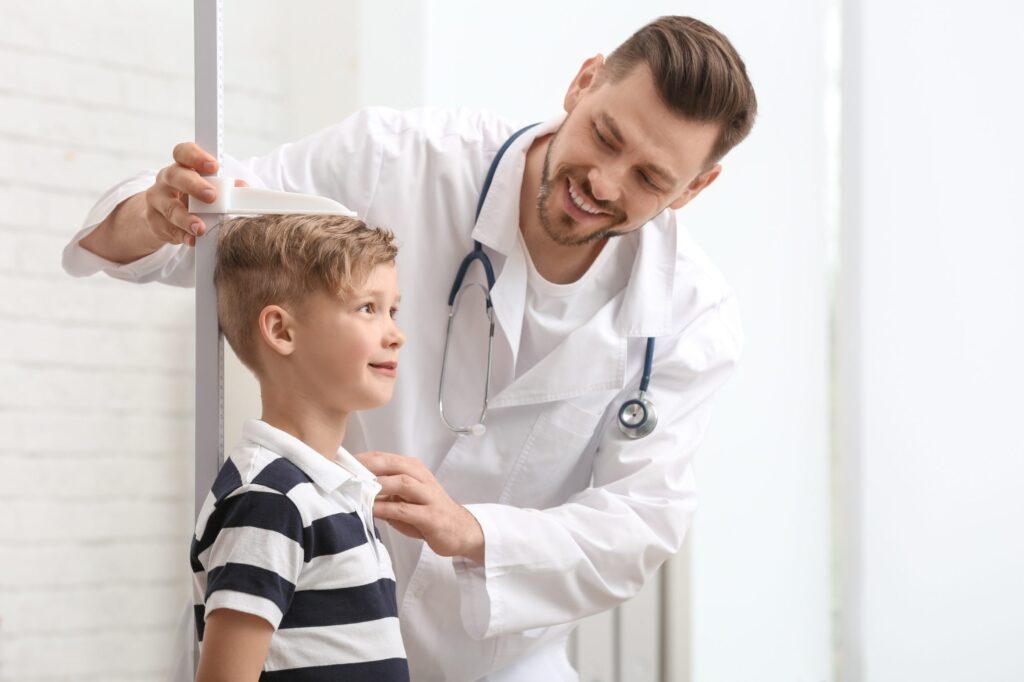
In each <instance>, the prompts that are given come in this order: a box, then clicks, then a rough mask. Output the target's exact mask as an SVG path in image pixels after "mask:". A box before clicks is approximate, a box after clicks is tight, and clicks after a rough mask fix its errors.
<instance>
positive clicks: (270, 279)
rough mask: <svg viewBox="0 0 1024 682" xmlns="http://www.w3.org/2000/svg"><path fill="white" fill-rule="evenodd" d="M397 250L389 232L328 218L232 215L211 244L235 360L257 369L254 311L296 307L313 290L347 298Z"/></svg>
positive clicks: (220, 308) (223, 321) (223, 320)
mask: <svg viewBox="0 0 1024 682" xmlns="http://www.w3.org/2000/svg"><path fill="white" fill-rule="evenodd" d="M397 254H398V247H397V246H396V245H395V236H394V234H393V233H392V232H391V231H390V230H385V229H383V228H379V227H368V226H367V225H366V223H364V222H363V221H361V220H358V219H356V218H349V217H346V216H332V215H308V214H303V215H260V216H252V217H244V218H234V219H232V220H228V221H225V222H224V223H222V224H221V227H220V237H219V238H218V241H217V267H216V270H215V271H214V276H213V280H214V282H215V283H216V285H217V308H218V317H219V319H220V326H221V329H222V330H223V331H224V336H225V337H226V338H227V340H228V343H229V344H231V347H232V348H233V349H234V351H235V354H236V355H237V356H238V359H239V360H241V361H242V363H244V364H245V366H246V367H248V368H249V369H250V370H252V371H253V372H257V373H258V371H259V368H258V364H259V363H258V357H259V356H258V354H257V348H258V344H259V331H258V320H259V315H260V311H262V310H263V309H264V308H265V307H267V306H268V305H272V304H276V305H280V306H282V307H287V306H288V305H294V306H298V305H301V303H302V300H303V299H304V298H305V297H306V296H307V295H308V294H310V293H312V292H314V291H325V292H327V293H331V294H336V295H339V296H342V297H347V296H350V295H352V293H353V292H354V290H355V289H357V288H358V287H359V286H360V285H361V284H362V283H363V282H365V281H366V278H367V277H368V276H369V275H370V272H371V271H372V270H373V269H374V268H375V267H377V266H378V265H381V264H383V263H391V262H394V260H395V256H396V255H397Z"/></svg>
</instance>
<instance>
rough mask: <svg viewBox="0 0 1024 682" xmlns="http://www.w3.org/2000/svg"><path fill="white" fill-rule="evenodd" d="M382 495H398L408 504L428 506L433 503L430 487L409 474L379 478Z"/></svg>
mask: <svg viewBox="0 0 1024 682" xmlns="http://www.w3.org/2000/svg"><path fill="white" fill-rule="evenodd" d="M377 482H378V483H380V494H381V495H397V496H398V497H400V498H402V499H403V500H405V501H407V502H412V503H414V504H428V503H430V502H431V501H433V499H434V497H433V495H431V489H430V487H429V486H428V485H427V484H425V483H423V482H422V481H419V480H417V479H415V478H413V477H412V476H410V475H408V474H395V475H393V476H378V477H377Z"/></svg>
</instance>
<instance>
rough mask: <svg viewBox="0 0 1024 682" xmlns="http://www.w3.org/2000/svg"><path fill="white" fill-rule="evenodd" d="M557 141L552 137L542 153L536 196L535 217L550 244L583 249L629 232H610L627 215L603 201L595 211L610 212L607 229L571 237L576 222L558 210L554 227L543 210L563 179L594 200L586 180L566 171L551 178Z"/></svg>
mask: <svg viewBox="0 0 1024 682" xmlns="http://www.w3.org/2000/svg"><path fill="white" fill-rule="evenodd" d="M559 132H561V131H559ZM557 141H558V133H556V134H555V137H554V138H553V139H552V140H551V142H550V143H549V144H548V148H547V151H546V152H545V154H544V168H543V170H542V171H541V176H540V192H538V193H537V215H538V217H539V218H540V224H541V227H542V228H544V232H545V233H546V234H547V235H548V237H550V238H551V240H552V241H553V242H555V243H556V244H561V245H562V246H582V245H583V244H590V243H591V242H596V241H599V240H601V239H605V238H606V237H621V236H622V235H624V234H626V232H628V230H625V231H622V232H616V231H615V230H614V229H613V228H615V227H618V226H620V225H623V224H625V222H626V216H625V215H623V213H622V211H620V210H619V209H618V208H616V207H615V206H612V205H608V204H605V203H603V202H601V203H599V204H598V208H600V209H601V210H604V211H612V215H611V216H609V217H610V218H612V220H613V222H612V224H611V225H609V226H608V227H605V228H602V229H600V230H597V231H596V232H592V233H591V234H586V235H582V236H575V235H573V231H574V228H576V227H577V226H578V225H579V223H578V222H576V220H575V219H574V218H572V217H571V216H570V215H569V214H567V213H565V212H564V211H560V213H561V215H560V216H559V218H558V221H557V222H558V223H559V224H558V225H555V224H554V222H555V221H553V220H552V219H551V216H550V215H549V214H548V212H547V211H546V210H545V205H546V204H547V202H548V199H549V198H550V197H551V187H552V185H555V184H559V185H560V184H561V181H562V180H563V179H568V178H569V177H572V180H573V183H575V184H576V186H577V187H580V188H582V189H583V191H584V192H586V193H587V195H588V196H589V197H591V198H593V196H594V193H593V191H592V189H591V186H590V180H588V179H587V178H586V177H583V178H579V177H576V176H574V175H573V174H572V173H571V171H570V170H569V169H568V168H562V169H560V170H559V171H558V174H557V175H555V177H553V178H552V177H551V150H552V149H553V148H554V146H555V143H556V142H557Z"/></svg>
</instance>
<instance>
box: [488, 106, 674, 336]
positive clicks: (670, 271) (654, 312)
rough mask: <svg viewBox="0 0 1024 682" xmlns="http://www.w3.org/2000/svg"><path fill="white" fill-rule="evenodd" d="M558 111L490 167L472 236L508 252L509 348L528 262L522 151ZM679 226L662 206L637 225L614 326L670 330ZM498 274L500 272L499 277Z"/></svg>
mask: <svg viewBox="0 0 1024 682" xmlns="http://www.w3.org/2000/svg"><path fill="white" fill-rule="evenodd" d="M565 118H566V115H565V114H564V113H562V114H559V115H558V116H555V117H553V118H551V119H549V120H547V121H545V122H543V123H540V124H538V125H537V126H535V127H534V128H531V129H530V130H527V131H526V132H525V133H523V134H522V135H521V136H520V137H519V139H517V140H516V141H515V142H513V143H512V145H511V146H510V147H509V148H508V150H507V151H506V152H505V156H504V157H503V158H502V160H501V163H499V164H498V168H497V169H496V170H495V172H494V179H493V180H492V182H491V189H490V191H489V192H488V193H487V197H486V199H485V200H484V205H483V207H482V208H481V210H480V217H479V219H478V220H477V222H476V225H475V226H474V228H473V239H475V240H476V241H479V242H481V243H482V244H485V245H487V246H489V247H490V248H491V249H493V250H494V251H496V252H498V253H500V254H501V255H503V256H506V257H509V258H508V260H507V261H506V262H505V263H504V267H503V268H502V273H501V274H502V275H506V274H507V277H505V281H504V282H501V283H500V284H499V285H497V286H496V287H495V291H494V292H493V293H494V299H495V306H496V312H497V314H498V320H499V322H500V323H501V324H502V327H503V330H504V332H505V334H506V337H507V338H508V341H509V344H510V345H511V346H512V348H513V354H515V352H516V350H517V349H518V347H519V332H520V327H521V324H517V321H519V320H521V319H522V312H523V306H524V305H525V303H524V299H525V295H526V294H525V290H526V264H525V261H523V260H522V257H517V255H518V254H519V252H520V251H521V247H520V246H519V242H518V239H517V237H516V231H517V230H519V195H520V192H521V188H522V183H523V172H524V171H525V168H526V151H527V150H528V149H529V148H530V145H532V144H533V142H534V140H536V139H537V138H538V137H541V136H543V135H548V134H551V133H555V132H557V131H558V129H559V128H560V127H561V125H562V123H564V122H565ZM676 232H677V227H676V220H675V212H674V211H673V210H672V209H665V210H664V211H662V213H660V214H659V215H657V216H655V217H654V218H653V219H652V220H650V221H649V222H648V223H647V224H645V225H644V226H642V227H641V228H640V230H639V236H638V239H639V246H638V247H637V253H636V259H635V260H634V262H633V270H632V272H631V274H630V277H629V283H628V284H627V285H626V290H625V295H624V297H623V301H622V306H621V307H620V309H619V313H618V315H617V317H616V320H615V328H616V329H617V330H618V331H619V333H620V334H622V335H623V336H630V337H649V336H655V337H657V336H664V335H666V334H669V333H671V330H672V309H673V306H672V304H671V302H672V293H673V287H674V280H675V271H676V249H677V238H678V235H677V233H676ZM500 279H501V277H499V282H500Z"/></svg>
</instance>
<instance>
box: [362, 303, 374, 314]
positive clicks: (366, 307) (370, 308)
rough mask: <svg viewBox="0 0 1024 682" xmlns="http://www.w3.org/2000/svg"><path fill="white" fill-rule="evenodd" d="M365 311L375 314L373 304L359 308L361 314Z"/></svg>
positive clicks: (366, 304) (365, 304)
mask: <svg viewBox="0 0 1024 682" xmlns="http://www.w3.org/2000/svg"><path fill="white" fill-rule="evenodd" d="M364 310H365V311H366V312H368V313H371V314H372V313H373V304H372V303H364V304H362V305H361V306H359V312H362V311H364Z"/></svg>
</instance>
